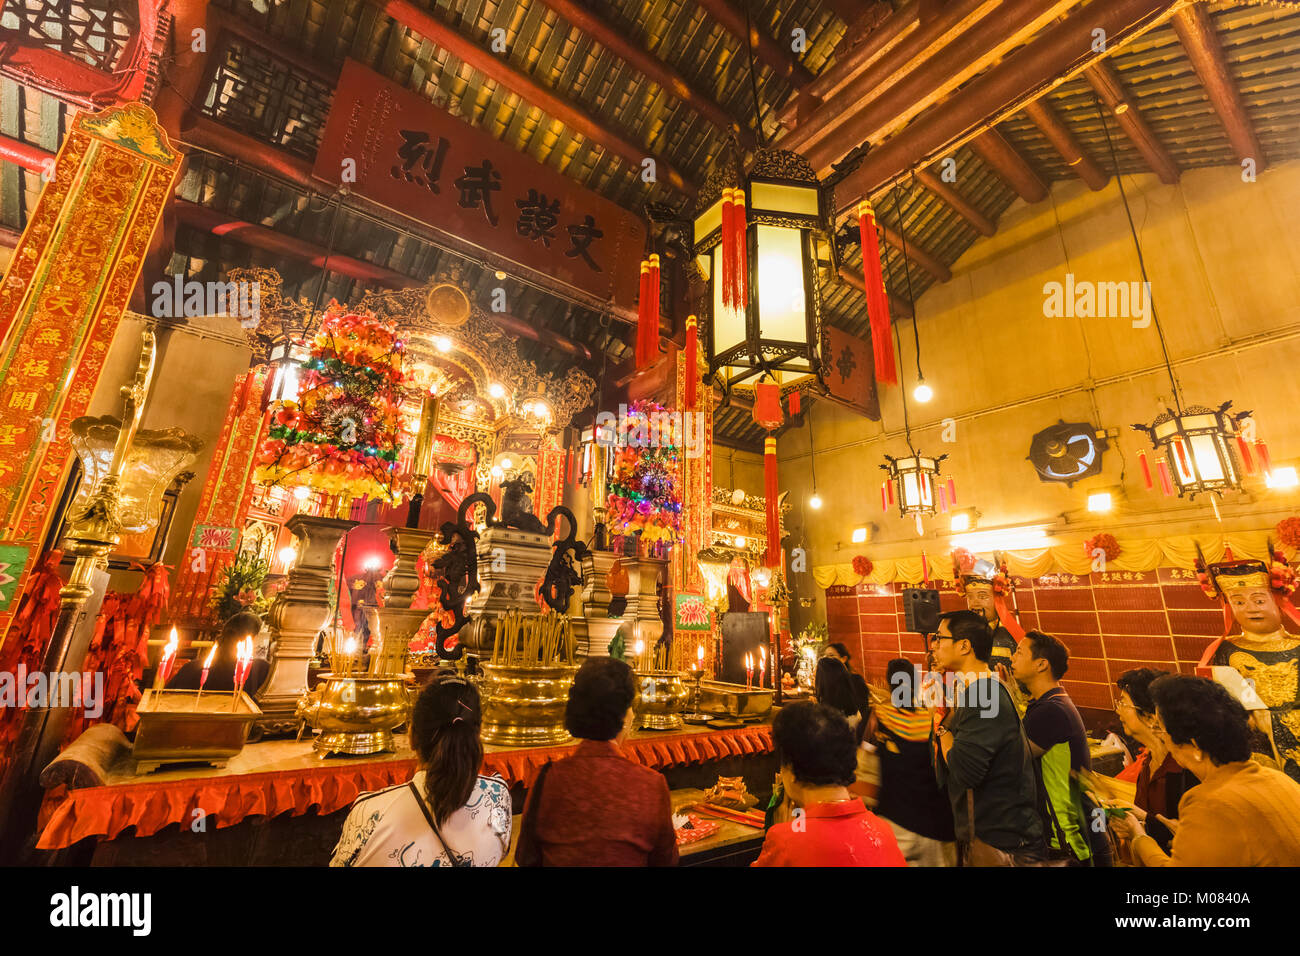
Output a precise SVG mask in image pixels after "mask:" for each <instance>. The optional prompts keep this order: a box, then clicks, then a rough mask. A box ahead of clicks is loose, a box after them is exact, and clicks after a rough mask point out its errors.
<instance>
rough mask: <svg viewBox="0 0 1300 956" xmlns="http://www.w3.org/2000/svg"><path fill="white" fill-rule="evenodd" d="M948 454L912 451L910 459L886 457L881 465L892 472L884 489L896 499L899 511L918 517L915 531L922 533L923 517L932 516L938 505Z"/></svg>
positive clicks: (904, 515)
mask: <svg viewBox="0 0 1300 956" xmlns="http://www.w3.org/2000/svg"><path fill="white" fill-rule="evenodd" d="M947 457H948V456H947V455H940V456H939V457H938V458H926V457H925V456H924V455H919V454H917V453H916V452H913V453H912V454H911V455H910V456H909V457H907V458H894V457H892V456H891V455H886V456H885V462H886V464H883V465H881V466H880V467H881V468H883V469H884V470H885V472H886V473H887V474H888V475H889V477H888V478H887V479H886V488H885V491H886V492H887V494H888V498H889V500H890V502H891V503H893V502H897V504H898V513H899V514H900V515H902V516H903V517H904V518H906V517H907V516H908V515H912V516H914V517H915V518H916V533H917V534H921V532H922V528H921V519H922V518H929V517H933V515H934V513H935V512H936V511H937V510H938V508H939V504H938V501H939V463H940V462H942V461H943V460H944V459H945V458H947Z"/></svg>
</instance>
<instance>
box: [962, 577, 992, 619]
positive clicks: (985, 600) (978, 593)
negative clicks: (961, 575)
mask: <svg viewBox="0 0 1300 956" xmlns="http://www.w3.org/2000/svg"><path fill="white" fill-rule="evenodd" d="M966 607H968V608H970V609H971V610H972V611H974V612H975V613H976V614H982V615H983V616H984V620H986V621H996V620H997V618H998V609H997V607H996V606H994V604H993V585H991V584H979V583H974V584H968V585H966Z"/></svg>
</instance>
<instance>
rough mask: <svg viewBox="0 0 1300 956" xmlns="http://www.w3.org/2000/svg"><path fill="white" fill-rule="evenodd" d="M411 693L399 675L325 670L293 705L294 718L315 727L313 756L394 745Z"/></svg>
mask: <svg viewBox="0 0 1300 956" xmlns="http://www.w3.org/2000/svg"><path fill="white" fill-rule="evenodd" d="M410 710H411V697H410V693H409V692H408V691H407V689H406V678H405V677H404V676H402V675H381V676H377V677H371V676H367V675H362V676H360V677H344V676H341V675H336V674H327V675H325V679H324V680H323V681H322V682H321V683H320V684H319V685H318V686H317V687H316V689H315V690H313V691H310V692H309V693H308V694H307V695H306V696H305V697H303V699H302V700H301V701H300V702H299V704H298V719H299V720H303V721H306V722H307V723H308V724H310V725H311V726H312V727H315V728H316V729H317V730H319V731H320V733H319V734H317V735H316V743H315V745H314V748H315V750H316V753H317V755H318V756H321V757H327V756H329V755H330V754H335V753H340V754H355V755H365V754H373V753H379V752H380V751H384V750H389V751H391V750H395V749H396V748H395V746H394V743H393V731H394V730H395V729H396V728H398V727H400V726H401V725H402V724H404V723H406V720H407V717H408V716H409V714H410Z"/></svg>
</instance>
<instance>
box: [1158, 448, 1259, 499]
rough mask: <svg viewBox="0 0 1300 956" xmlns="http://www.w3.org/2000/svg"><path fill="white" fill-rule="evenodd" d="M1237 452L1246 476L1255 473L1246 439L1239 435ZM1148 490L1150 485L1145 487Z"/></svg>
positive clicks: (1253, 462)
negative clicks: (1239, 453)
mask: <svg viewBox="0 0 1300 956" xmlns="http://www.w3.org/2000/svg"><path fill="white" fill-rule="evenodd" d="M1237 451H1239V452H1241V464H1242V467H1244V468H1245V469H1246V474H1248V475H1253V474H1254V473H1255V461H1254V459H1253V458H1251V457H1250V446H1249V445H1247V444H1246V439H1244V438H1242V437H1241V436H1240V435H1238V436H1237ZM1147 487H1148V488H1150V487H1151V486H1150V485H1147Z"/></svg>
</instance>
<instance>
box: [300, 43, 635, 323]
mask: <svg viewBox="0 0 1300 956" xmlns="http://www.w3.org/2000/svg"><path fill="white" fill-rule="evenodd" d="M349 161H351V165H350V166H349ZM345 168H351V169H354V170H355V182H351V181H347V180H345V179H344V172H343V170H344V169H345ZM313 175H315V176H316V177H317V178H318V179H321V180H325V181H327V182H331V183H334V184H339V183H345V184H346V185H349V186H350V188H352V189H353V191H354V192H356V193H357V194H359V195H361V196H364V197H366V198H367V199H369V200H372V201H373V202H377V203H379V204H381V205H383V206H386V207H388V208H390V209H392V210H394V211H396V212H399V213H401V214H403V215H405V216H409V217H411V218H413V219H416V220H419V221H420V222H423V223H425V224H426V225H428V226H430V227H432V228H433V229H435V230H438V231H440V232H443V233H446V234H447V235H448V236H450V237H453V238H454V239H455V240H456V242H457V244H458V245H459V246H461V247H465V246H466V245H469V246H473V247H475V248H478V249H482V250H485V251H486V252H488V253H490V254H492V256H494V257H497V258H500V259H503V260H509V261H510V262H512V263H514V264H515V265H517V266H519V267H520V268H521V271H530V272H532V273H533V274H534V277H535V278H538V279H539V280H540V281H541V284H543V285H547V286H549V287H551V288H553V289H554V288H556V286H563V287H568V288H569V289H572V290H576V291H578V292H581V293H583V294H584V295H586V296H588V297H593V298H596V299H598V300H601V301H602V302H606V303H608V304H609V305H611V306H612V307H614V308H618V309H626V310H629V311H630V310H633V309H635V307H636V296H637V282H638V278H639V275H638V271H637V263H638V262H639V260H640V256H641V253H642V252H643V250H644V246H645V225H644V223H643V222H642V221H641V219H640V218H639V217H638V216H637V215H636V214H635V213H633V212H631V211H630V210H627V209H624V208H622V207H621V206H618V205H617V204H615V203H612V202H610V201H609V200H607V199H605V198H603V197H602V196H599V195H597V194H596V193H594V192H591V191H590V190H588V189H586V188H585V187H583V186H581V185H580V184H578V183H577V182H575V181H573V180H572V179H569V178H568V177H566V176H564V175H562V174H561V173H558V172H556V171H555V170H553V169H551V168H550V167H548V166H545V165H543V164H541V163H538V162H537V161H536V160H534V159H532V158H531V157H529V156H527V155H525V154H523V153H520V152H518V151H516V150H515V149H514V148H513V147H512V146H511V145H510V144H508V143H503V142H501V141H500V140H498V139H496V138H494V137H493V136H491V135H490V134H489V133H487V132H485V131H483V130H481V129H477V128H475V127H473V126H470V125H469V124H468V123H466V122H465V121H464V120H462V119H460V118H459V117H456V116H453V115H452V114H451V113H448V112H447V111H446V110H443V109H441V108H439V107H437V106H435V105H434V104H433V103H430V102H429V101H427V100H425V99H424V98H423V97H421V96H420V95H418V94H416V93H414V92H412V91H410V90H407V89H405V88H404V87H402V86H399V85H398V84H396V83H393V82H391V81H389V80H388V79H386V78H384V77H382V76H380V75H379V74H377V73H374V72H372V71H371V70H369V69H367V68H365V67H364V66H362V65H361V64H359V63H357V62H355V61H351V60H349V61H348V62H347V63H346V64H345V65H344V68H343V73H342V76H341V78H340V81H339V87H338V93H337V94H336V96H335V99H334V103H333V105H332V106H331V108H330V115H329V120H328V122H327V124H326V127H325V135H324V137H323V140H322V143H321V148H320V150H319V152H318V153H317V158H316V165H315V168H314V169H313ZM556 291H562V290H560V289H556Z"/></svg>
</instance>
